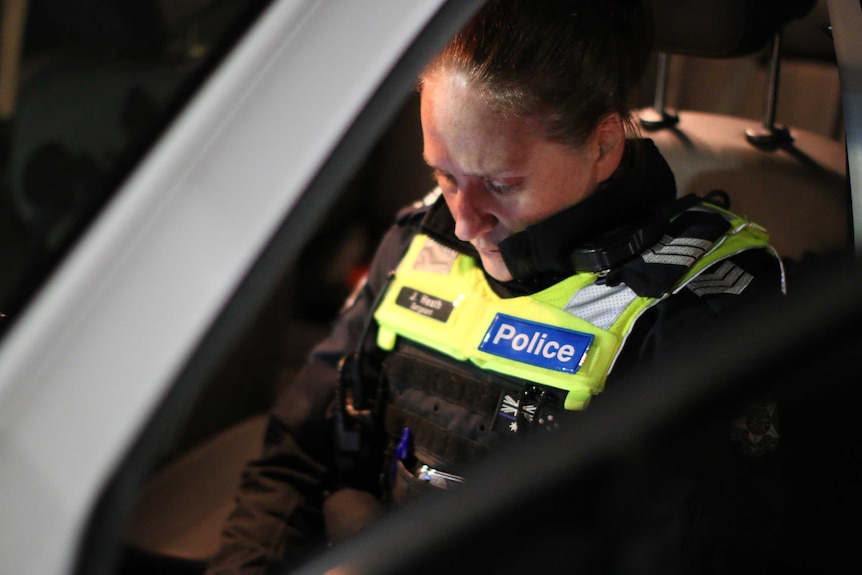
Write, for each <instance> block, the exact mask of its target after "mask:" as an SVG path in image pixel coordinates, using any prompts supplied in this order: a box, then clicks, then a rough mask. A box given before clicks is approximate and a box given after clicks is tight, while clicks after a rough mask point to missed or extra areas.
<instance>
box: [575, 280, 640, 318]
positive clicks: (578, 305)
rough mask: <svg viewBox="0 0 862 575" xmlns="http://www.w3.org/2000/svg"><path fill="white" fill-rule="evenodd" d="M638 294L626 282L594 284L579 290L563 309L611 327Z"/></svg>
mask: <svg viewBox="0 0 862 575" xmlns="http://www.w3.org/2000/svg"><path fill="white" fill-rule="evenodd" d="M636 297H637V294H636V293H635V292H633V291H632V290H631V288H629V287H628V286H627V285H625V284H619V285H616V286H612V287H611V286H607V285H599V284H593V285H590V286H587V287H585V288H583V289H581V290H578V291H577V292H576V293H575V295H573V296H572V299H570V300H569V303H567V304H566V305H565V307H563V309H564V310H565V311H566V312H568V313H570V314H572V315H573V316H576V317H579V318H581V319H584V320H586V321H588V322H590V323H591V324H593V325H595V326H597V327H600V328H602V329H609V328H610V327H611V325H612V324H613V323H614V322H615V321H616V320H617V318H618V317H619V316H620V314H621V313H623V312H624V311H625V310H626V308H627V307H628V306H629V304H631V303H632V302H633V301H634V300H635V298H636Z"/></svg>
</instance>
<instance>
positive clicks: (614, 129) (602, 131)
mask: <svg viewBox="0 0 862 575" xmlns="http://www.w3.org/2000/svg"><path fill="white" fill-rule="evenodd" d="M590 139H591V140H592V144H593V145H594V146H595V148H594V149H595V150H596V151H597V157H596V175H597V176H598V181H600V182H604V181H605V180H607V179H608V178H610V177H611V176H612V175H613V173H614V172H615V171H616V169H617V167H618V166H619V165H620V162H621V161H622V158H623V151H624V150H625V145H626V130H625V127H624V126H623V120H622V118H621V117H620V115H619V114H617V113H616V112H614V113H612V114H608V115H607V116H605V117H604V118H602V120H601V121H600V122H599V125H598V126H596V129H595V130H594V131H593V134H592V136H591V137H590Z"/></svg>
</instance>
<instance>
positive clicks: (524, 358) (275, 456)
mask: <svg viewBox="0 0 862 575" xmlns="http://www.w3.org/2000/svg"><path fill="white" fill-rule="evenodd" d="M648 23H649V14H648V10H646V9H645V8H644V6H643V5H642V4H641V3H640V2H638V1H636V0H603V1H602V2H596V1H593V0H565V1H563V0H558V1H555V2H535V1H533V0H499V1H492V2H490V3H489V4H488V5H487V6H486V7H484V8H483V9H482V11H481V12H480V13H479V14H478V15H477V16H476V17H475V18H474V19H473V20H472V21H471V22H470V23H469V24H468V25H467V26H466V27H465V29H464V30H462V32H461V33H460V34H459V35H458V36H457V37H456V38H455V39H453V40H452V41H451V42H450V43H449V44H448V45H447V47H446V48H445V49H444V50H443V51H442V52H441V53H440V54H439V55H438V56H437V57H436V58H435V59H434V60H433V62H431V64H430V65H429V66H428V67H427V68H426V69H425V70H424V72H423V74H422V75H421V78H420V83H419V86H420V91H421V121H422V133H423V137H424V156H425V160H426V162H427V163H428V165H429V166H430V167H431V169H432V170H433V174H434V177H435V178H436V182H437V188H436V189H435V191H434V192H433V193H432V194H431V195H430V196H428V197H427V198H426V199H425V201H424V202H421V203H420V204H417V205H416V206H413V207H411V208H409V209H407V210H405V211H403V212H402V213H401V214H399V216H398V218H397V221H396V223H395V225H394V226H393V227H392V228H391V229H390V231H389V232H388V234H387V235H386V237H385V238H384V240H383V242H382V244H381V246H380V247H379V249H378V252H377V254H376V256H375V259H374V261H373V264H372V266H371V269H370V272H369V274H368V277H367V280H366V281H365V282H364V284H363V285H362V286H361V288H360V289H359V290H358V292H357V294H356V296H355V298H353V299H352V300H351V301H350V302H348V304H347V305H346V306H345V308H344V310H343V311H342V314H341V315H340V317H339V319H338V320H337V321H336V323H335V324H334V327H333V330H332V333H331V335H330V336H329V337H328V338H327V339H326V340H324V341H323V342H321V343H320V344H319V345H318V346H317V347H316V348H315V350H314V352H313V354H312V356H311V358H310V360H309V362H308V363H307V365H306V366H305V368H304V369H303V370H302V371H301V373H300V374H299V375H298V376H297V378H296V380H295V381H294V382H293V383H292V385H290V386H289V388H288V389H287V390H286V392H285V393H284V395H283V397H281V398H280V400H279V401H278V403H277V405H276V406H275V407H274V408H273V410H272V413H271V418H270V424H269V428H268V431H267V434H266V443H265V447H264V451H263V455H262V457H261V458H260V459H259V460H256V461H253V462H251V463H250V464H249V465H248V466H247V469H246V472H245V474H244V477H243V482H242V486H241V488H240V490H239V493H238V498H237V507H236V509H235V510H234V512H233V513H232V515H231V518H230V519H229V521H228V523H227V525H226V527H225V530H224V533H223V540H222V547H221V550H220V552H219V554H218V556H217V557H216V559H215V560H214V561H213V563H212V564H211V566H210V571H209V572H211V573H259V572H262V571H263V570H265V569H266V568H268V567H271V566H273V565H279V564H288V565H289V564H295V563H296V562H297V561H298V560H299V558H300V557H301V550H303V549H307V548H308V547H309V546H312V545H313V544H314V543H315V542H316V541H318V540H319V539H320V538H321V537H323V533H324V530H325V528H324V521H323V512H322V508H323V507H324V503H325V501H326V500H327V498H329V502H330V504H329V508H330V509H332V508H335V509H336V512H335V513H334V514H333V517H334V519H333V520H332V523H338V522H339V521H340V520H339V517H345V516H347V517H351V516H355V515H357V514H360V515H362V513H363V512H362V511H361V510H360V507H361V504H360V503H359V502H360V501H367V500H372V499H373V501H375V502H377V501H379V502H381V504H382V505H384V506H385V505H392V504H399V503H402V502H403V501H404V500H406V499H409V498H410V497H411V496H413V495H414V494H416V493H420V492H421V491H422V490H423V489H426V488H433V487H434V486H446V485H447V484H448V483H451V482H459V481H462V480H467V481H469V476H467V477H466V479H464V476H465V475H468V474H469V465H470V464H472V463H473V462H475V461H476V460H477V459H479V458H481V457H482V455H483V454H484V453H486V452H487V450H488V449H489V448H490V447H491V446H493V445H496V444H499V443H500V442H502V441H505V440H506V439H507V438H510V437H515V436H517V435H519V434H523V433H526V432H530V431H538V430H543V431H544V430H553V429H555V428H557V427H559V426H561V425H565V421H566V420H567V419H568V418H570V417H572V416H576V414H577V411H578V410H581V409H584V408H585V407H586V406H587V404H588V402H589V401H590V398H591V397H592V396H593V395H595V394H597V393H599V392H600V391H601V390H602V389H603V387H604V386H605V383H606V381H607V382H608V385H613V380H614V377H618V374H619V373H622V372H625V371H627V370H629V369H631V368H632V366H635V365H641V364H642V363H643V362H646V361H651V360H654V359H655V358H658V357H661V356H662V354H663V353H664V352H665V351H666V349H669V348H670V347H672V346H673V342H674V341H679V340H681V339H683V338H686V337H688V336H689V335H691V334H696V333H702V332H703V331H704V330H706V329H708V328H709V326H710V325H712V324H714V323H715V322H716V321H717V320H718V319H719V318H720V317H722V316H725V315H728V314H729V313H730V312H731V311H733V310H738V309H742V308H744V307H745V306H747V305H749V304H751V303H752V302H755V301H757V300H758V299H759V298H760V297H763V296H769V295H775V294H779V293H781V291H782V289H783V288H782V280H781V277H782V274H781V270H780V263H779V260H778V258H777V257H775V256H774V254H772V252H771V250H770V248H769V247H768V245H767V238H766V236H765V234H764V233H763V231H762V230H761V229H760V228H758V227H756V226H753V225H751V224H749V223H748V222H745V221H743V220H741V219H739V218H737V217H735V216H734V215H732V214H729V213H727V212H724V211H722V210H718V209H715V208H713V207H710V206H707V205H705V204H703V203H700V202H699V201H697V200H694V199H682V200H677V199H676V192H675V186H674V179H673V175H672V173H671V172H670V170H669V168H668V166H667V164H666V163H665V162H664V160H663V158H662V157H661V155H660V154H659V153H658V151H657V150H656V148H655V146H654V145H653V144H652V143H651V142H650V141H648V140H639V139H637V138H635V137H634V130H633V129H632V125H631V120H630V116H629V114H628V110H627V101H628V99H629V97H630V92H631V89H632V87H633V86H634V85H635V82H636V81H637V79H638V75H639V73H640V71H641V69H642V68H643V65H644V61H645V59H646V57H647V55H648V54H649V51H650V46H649V39H650V26H649V24H648ZM346 487H349V488H351V489H352V491H347V490H345V489H344V488H346ZM336 492H337V493H339V494H343V493H354V494H365V495H357V496H356V497H354V498H353V499H352V500H351V503H349V504H348V507H351V509H348V510H347V512H346V513H341V514H339V513H338V509H337V508H338V502H339V501H347V499H348V498H345V499H339V496H338V495H336V496H332V495H331V494H332V493H336ZM363 498H364V499H363ZM365 509H366V510H369V509H370V510H371V512H370V513H369V514H368V515H369V516H370V515H374V513H376V509H377V506H376V504H375V505H372V506H369V507H367V508H365ZM340 529H341V527H340V526H335V525H330V537H336V536H337V534H336V533H335V532H336V531H339V530H340Z"/></svg>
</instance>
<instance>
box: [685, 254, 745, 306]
mask: <svg viewBox="0 0 862 575" xmlns="http://www.w3.org/2000/svg"><path fill="white" fill-rule="evenodd" d="M752 279H754V277H753V276H752V275H751V274H750V273H748V272H747V271H745V270H744V269H742V268H741V267H739V266H738V265H736V264H735V263H733V262H731V261H728V260H725V261H724V262H722V264H721V265H720V266H718V268H716V269H715V271H712V272H709V273H703V274H700V275H699V276H698V277H696V278H695V279H693V280H692V281H690V282H689V283H688V284H687V285H686V287H687V288H688V289H690V290H691V291H692V292H694V294H695V295H697V296H699V297H700V296H705V295H711V294H719V293H729V294H734V295H739V294H741V293H742V292H743V291H745V288H747V287H748V284H750V283H751V280H752Z"/></svg>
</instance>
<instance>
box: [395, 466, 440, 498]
mask: <svg viewBox="0 0 862 575" xmlns="http://www.w3.org/2000/svg"><path fill="white" fill-rule="evenodd" d="M439 489H440V487H436V486H434V485H433V484H432V483H431V482H430V481H426V480H424V479H420V478H419V477H417V476H416V474H415V473H414V472H412V471H410V470H409V469H407V467H406V466H405V465H404V462H403V461H398V462H396V470H395V482H394V484H393V485H392V490H391V497H392V504H393V505H394V506H395V507H401V506H402V505H406V504H407V503H410V502H411V501H415V500H417V499H420V498H421V497H422V496H424V495H427V494H428V493H430V492H432V491H437V490H439Z"/></svg>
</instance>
